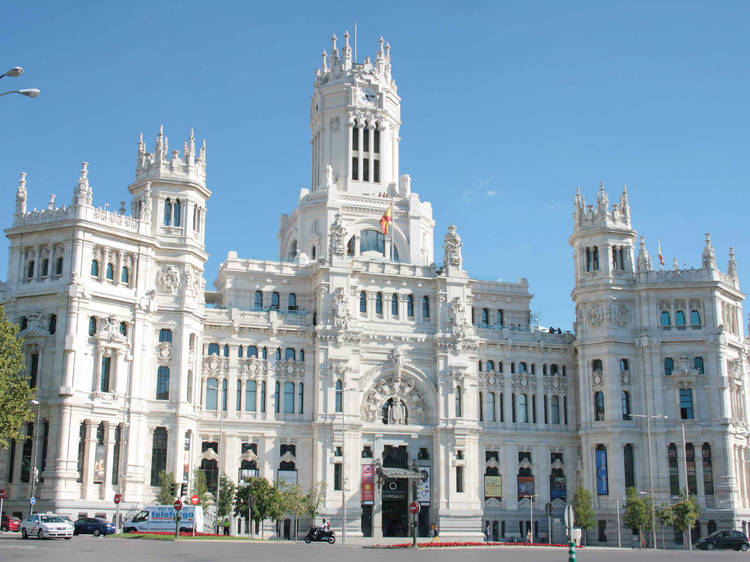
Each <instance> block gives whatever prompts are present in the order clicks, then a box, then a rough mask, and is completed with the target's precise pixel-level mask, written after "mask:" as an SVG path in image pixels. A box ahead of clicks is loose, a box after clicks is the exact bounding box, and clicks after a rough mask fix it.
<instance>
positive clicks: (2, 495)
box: [0, 490, 6, 515]
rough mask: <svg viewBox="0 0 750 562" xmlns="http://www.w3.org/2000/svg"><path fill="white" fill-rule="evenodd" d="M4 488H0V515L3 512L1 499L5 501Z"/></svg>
mask: <svg viewBox="0 0 750 562" xmlns="http://www.w3.org/2000/svg"><path fill="white" fill-rule="evenodd" d="M5 494H6V492H5V490H0V515H2V513H3V501H5Z"/></svg>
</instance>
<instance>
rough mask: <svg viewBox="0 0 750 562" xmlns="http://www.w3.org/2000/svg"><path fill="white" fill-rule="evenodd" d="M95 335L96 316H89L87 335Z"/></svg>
mask: <svg viewBox="0 0 750 562" xmlns="http://www.w3.org/2000/svg"><path fill="white" fill-rule="evenodd" d="M94 334H96V316H89V335H90V336H93V335H94Z"/></svg>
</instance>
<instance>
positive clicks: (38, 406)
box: [21, 71, 42, 516]
mask: <svg viewBox="0 0 750 562" xmlns="http://www.w3.org/2000/svg"><path fill="white" fill-rule="evenodd" d="M21 72H23V71H21ZM31 403H32V404H33V405H34V406H36V423H35V424H34V431H33V432H32V435H31V497H32V498H33V497H34V493H35V492H36V477H37V472H36V450H37V444H36V436H37V432H38V431H39V417H40V414H41V410H42V405H41V403H40V402H39V400H32V401H31ZM29 504H30V505H31V508H30V510H29V516H31V515H33V514H34V504H33V503H31V501H29Z"/></svg>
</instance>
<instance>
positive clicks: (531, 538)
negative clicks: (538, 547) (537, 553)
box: [526, 529, 534, 544]
mask: <svg viewBox="0 0 750 562" xmlns="http://www.w3.org/2000/svg"><path fill="white" fill-rule="evenodd" d="M533 541H534V535H532V534H531V529H529V530H528V531H526V542H527V543H529V544H531V543H532V542H533Z"/></svg>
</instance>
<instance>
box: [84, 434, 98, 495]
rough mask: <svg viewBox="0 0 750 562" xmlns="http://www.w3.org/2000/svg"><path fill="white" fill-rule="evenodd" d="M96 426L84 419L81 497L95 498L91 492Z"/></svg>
mask: <svg viewBox="0 0 750 562" xmlns="http://www.w3.org/2000/svg"><path fill="white" fill-rule="evenodd" d="M97 427H98V426H97V424H96V423H94V421H93V420H86V445H85V449H84V452H83V479H82V480H83V481H82V482H81V497H82V498H83V499H87V498H88V499H97V498H96V497H95V495H94V494H92V491H93V484H94V459H95V453H96V430H97Z"/></svg>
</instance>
